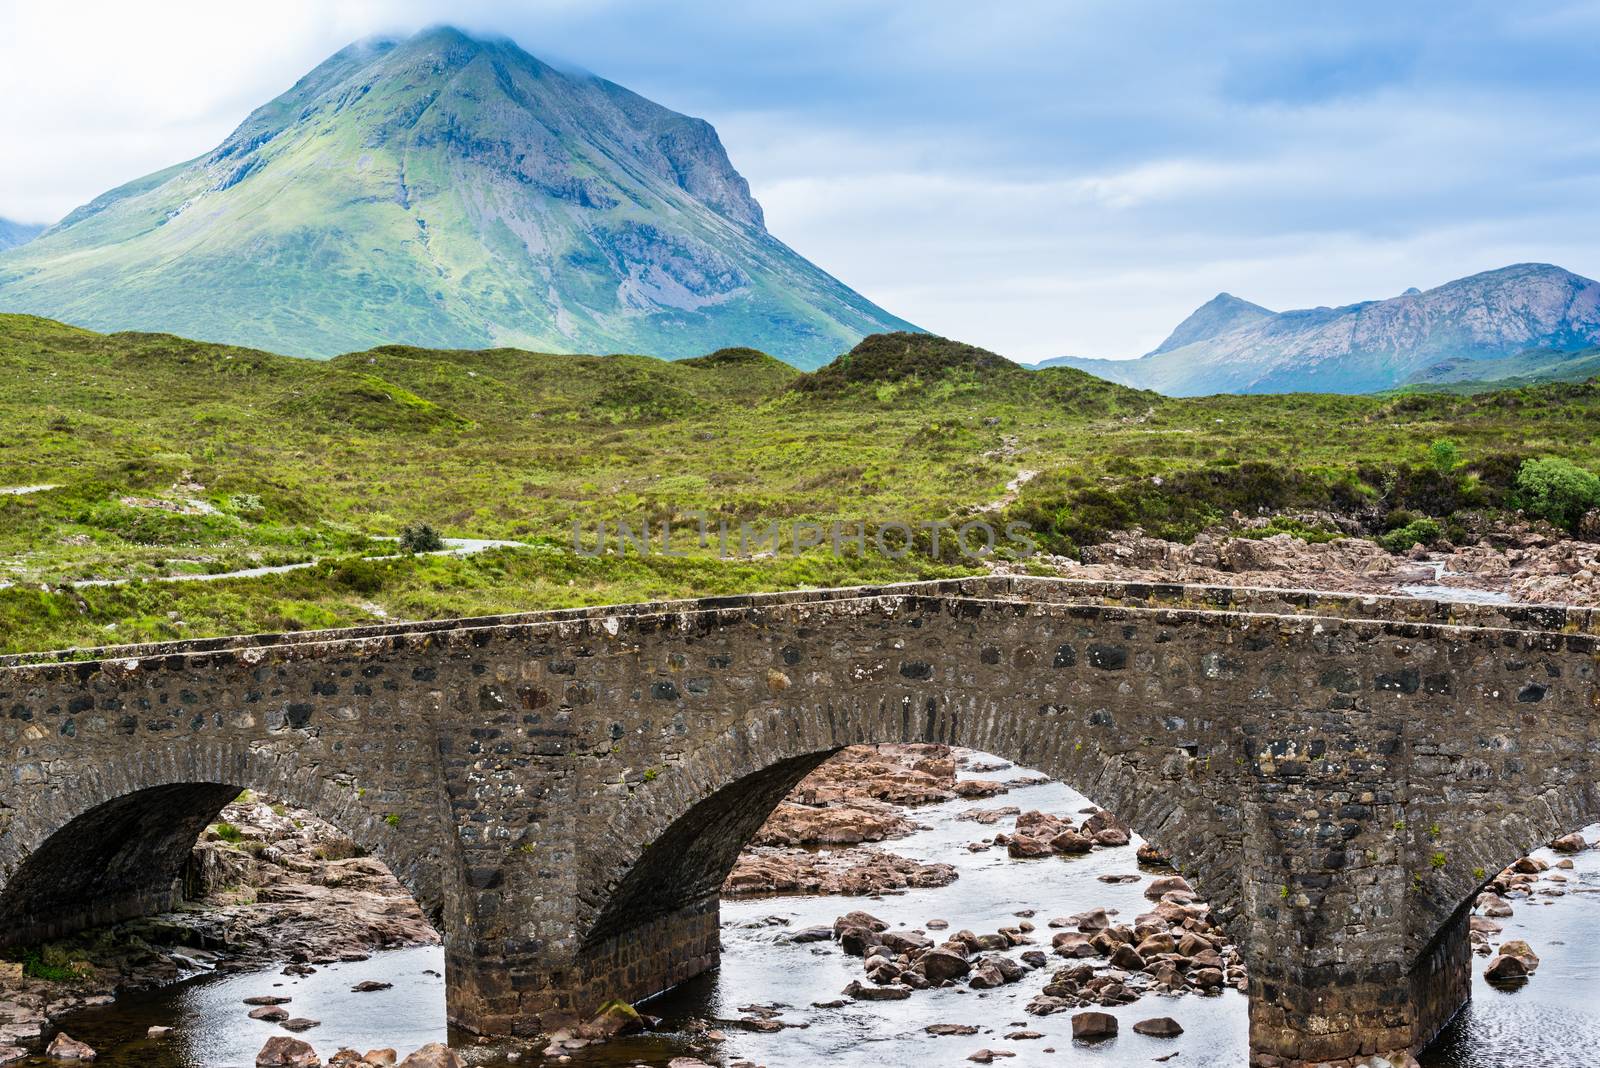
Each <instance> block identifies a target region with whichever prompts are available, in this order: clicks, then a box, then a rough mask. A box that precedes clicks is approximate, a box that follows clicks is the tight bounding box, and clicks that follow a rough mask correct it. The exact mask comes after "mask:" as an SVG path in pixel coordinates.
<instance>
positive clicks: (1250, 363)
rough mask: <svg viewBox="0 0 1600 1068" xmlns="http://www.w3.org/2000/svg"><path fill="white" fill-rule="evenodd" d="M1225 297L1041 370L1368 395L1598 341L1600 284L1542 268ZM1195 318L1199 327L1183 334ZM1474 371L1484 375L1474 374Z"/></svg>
mask: <svg viewBox="0 0 1600 1068" xmlns="http://www.w3.org/2000/svg"><path fill="white" fill-rule="evenodd" d="M1224 298H1226V301H1227V302H1232V301H1233V300H1234V299H1235V298H1231V297H1228V296H1227V294H1223V295H1222V296H1220V297H1218V298H1217V299H1216V300H1213V301H1211V302H1210V303H1209V304H1207V305H1206V306H1205V307H1204V308H1202V309H1201V310H1200V311H1199V312H1196V313H1195V314H1194V315H1192V316H1190V318H1189V320H1186V321H1185V323H1184V326H1182V327H1180V328H1179V330H1178V331H1176V332H1174V335H1173V337H1172V338H1169V339H1168V340H1167V342H1166V343H1164V344H1163V345H1162V346H1161V347H1160V348H1158V349H1156V350H1154V351H1153V352H1151V353H1149V354H1148V355H1146V356H1143V357H1141V358H1139V359H1137V360H1088V359H1077V358H1073V357H1063V358H1061V359H1059V360H1055V361H1049V362H1051V363H1055V364H1060V365H1065V366H1070V367H1077V368H1079V369H1081V370H1085V371H1088V372H1089V373H1091V374H1096V375H1100V376H1101V377H1103V378H1107V379H1110V380H1111V381H1114V382H1121V383H1123V384H1125V385H1131V386H1138V387H1141V388H1145V389H1153V390H1156V391H1157V392H1160V393H1166V394H1169V395H1173V396H1193V395H1201V394H1210V393H1292V392H1313V393H1367V392H1374V391H1378V390H1386V389H1393V388H1395V387H1397V386H1404V385H1408V384H1413V383H1423V382H1428V381H1460V380H1464V379H1500V378H1509V377H1522V376H1524V375H1526V374H1528V373H1529V372H1528V366H1529V363H1528V361H1527V360H1523V361H1522V362H1521V363H1518V360H1519V359H1522V358H1521V357H1520V356H1519V354H1522V353H1527V352H1528V351H1529V350H1543V351H1544V352H1545V353H1546V357H1544V358H1539V359H1535V360H1534V362H1535V363H1541V366H1543V365H1548V364H1550V363H1551V362H1552V361H1551V360H1550V359H1549V358H1548V357H1549V356H1550V354H1552V353H1554V354H1560V353H1568V352H1576V351H1580V350H1583V349H1587V348H1591V347H1593V346H1595V345H1596V344H1597V343H1600V282H1596V281H1594V280H1593V279H1589V278H1584V277H1582V276H1581V275H1576V274H1573V273H1572V272H1571V271H1566V270H1563V269H1562V268H1560V267H1555V266H1551V265H1550V264H1544V263H1519V264H1514V265H1512V266H1510V267H1503V268H1501V269H1499V270H1496V271H1486V272H1484V273H1482V274H1476V275H1472V276H1471V277H1469V278H1460V279H1457V280H1456V281H1453V282H1447V283H1446V284H1444V285H1442V286H1439V287H1437V288H1435V289H1430V290H1428V291H1427V292H1419V291H1416V290H1409V291H1407V292H1405V293H1403V294H1401V295H1400V296H1398V297H1394V298H1392V299H1389V300H1374V301H1366V302H1364V303H1361V304H1351V305H1348V306H1346V307H1342V308H1309V309H1304V310H1299V311H1287V312H1279V313H1276V314H1273V313H1269V312H1267V311H1266V309H1264V308H1259V307H1257V306H1256V305H1246V309H1253V311H1250V310H1246V311H1245V313H1244V314H1242V315H1240V314H1239V312H1240V309H1239V308H1237V307H1235V306H1232V305H1228V306H1225V307H1220V308H1218V307H1214V306H1215V305H1217V304H1218V301H1223V300H1224ZM1238 304H1240V305H1243V304H1245V302H1243V301H1239V302H1238ZM1208 309H1210V311H1209V312H1208ZM1230 312H1231V313H1232V315H1233V316H1234V317H1233V318H1231V319H1230V317H1229V313H1230ZM1203 313H1205V314H1203ZM1258 313H1259V314H1258ZM1197 320H1198V324H1197V326H1198V328H1191V329H1189V330H1187V332H1186V331H1185V328H1188V327H1191V324H1196V323H1197ZM1508 360H1509V361H1510V362H1509V363H1502V361H1508ZM1541 360H1542V362H1541ZM1555 362H1561V361H1559V360H1557V361H1555ZM1475 363H1482V364H1483V365H1484V366H1483V367H1482V369H1481V370H1479V369H1474V368H1473V367H1472V365H1473V364H1475ZM1568 372H1569V373H1567V374H1564V375H1557V376H1554V377H1572V378H1577V377H1582V375H1581V374H1580V373H1579V372H1578V371H1577V369H1576V368H1568ZM1439 376H1442V377H1439Z"/></svg>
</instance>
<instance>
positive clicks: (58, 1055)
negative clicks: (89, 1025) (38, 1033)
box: [44, 1031, 95, 1061]
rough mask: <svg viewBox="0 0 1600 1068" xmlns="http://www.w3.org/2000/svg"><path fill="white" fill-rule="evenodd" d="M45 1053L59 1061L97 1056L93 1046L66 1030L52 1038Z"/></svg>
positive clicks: (79, 1059) (92, 1058) (82, 1059)
mask: <svg viewBox="0 0 1600 1068" xmlns="http://www.w3.org/2000/svg"><path fill="white" fill-rule="evenodd" d="M44 1054H45V1056H46V1057H54V1058H55V1059H56V1060H58V1061H92V1060H94V1058H95V1052H94V1050H93V1049H92V1048H91V1047H89V1046H88V1045H86V1044H84V1043H82V1042H79V1041H78V1040H77V1039H75V1038H73V1037H72V1036H71V1035H69V1034H67V1033H66V1032H65V1031H62V1032H61V1033H59V1034H57V1035H56V1037H55V1038H52V1039H51V1040H50V1045H49V1046H48V1047H46V1049H45V1051H44Z"/></svg>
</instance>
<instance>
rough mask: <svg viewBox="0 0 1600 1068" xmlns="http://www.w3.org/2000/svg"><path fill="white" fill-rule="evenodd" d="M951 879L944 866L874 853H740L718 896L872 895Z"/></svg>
mask: <svg viewBox="0 0 1600 1068" xmlns="http://www.w3.org/2000/svg"><path fill="white" fill-rule="evenodd" d="M955 880H956V870H955V868H954V867H952V866H951V865H949V864H925V863H922V862H920V861H915V860H911V859H909V858H907V857H901V856H896V855H895V854H893V853H886V852H883V851H882V850H877V849H868V848H861V849H843V850H835V851H831V852H824V853H810V852H804V851H801V850H788V849H773V848H767V847H759V846H758V847H753V848H750V849H746V850H745V851H744V852H743V853H742V854H741V855H740V857H739V861H738V863H737V864H736V865H734V869H733V871H732V873H730V874H729V876H728V878H727V881H726V882H724V883H723V884H722V892H723V894H724V895H734V896H737V895H739V894H780V893H783V894H797V893H798V894H851V895H866V894H878V893H882V892H884V891H886V890H905V889H909V888H911V887H928V886H946V885H948V884H950V883H952V882H954V881H955Z"/></svg>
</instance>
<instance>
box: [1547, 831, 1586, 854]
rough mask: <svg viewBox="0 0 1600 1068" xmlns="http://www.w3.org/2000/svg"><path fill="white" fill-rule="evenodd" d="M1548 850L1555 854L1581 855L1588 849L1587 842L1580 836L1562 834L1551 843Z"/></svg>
mask: <svg viewBox="0 0 1600 1068" xmlns="http://www.w3.org/2000/svg"><path fill="white" fill-rule="evenodd" d="M1550 848H1551V849H1554V850H1555V851H1556V852H1557V853H1582V852H1583V851H1584V850H1585V849H1588V848H1589V841H1588V839H1586V838H1584V836H1583V835H1581V834H1564V835H1562V836H1561V837H1560V838H1557V839H1556V840H1555V841H1554V842H1551V843H1550Z"/></svg>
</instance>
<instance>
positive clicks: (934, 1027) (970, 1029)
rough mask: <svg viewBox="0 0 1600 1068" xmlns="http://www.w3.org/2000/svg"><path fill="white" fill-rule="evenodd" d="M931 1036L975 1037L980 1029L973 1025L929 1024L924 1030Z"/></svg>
mask: <svg viewBox="0 0 1600 1068" xmlns="http://www.w3.org/2000/svg"><path fill="white" fill-rule="evenodd" d="M923 1030H924V1031H926V1032H928V1034H930V1035H975V1034H977V1033H978V1029H977V1028H976V1027H974V1026H973V1025H972V1024H947V1023H936V1024H929V1025H928V1026H927V1027H924V1028H923Z"/></svg>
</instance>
